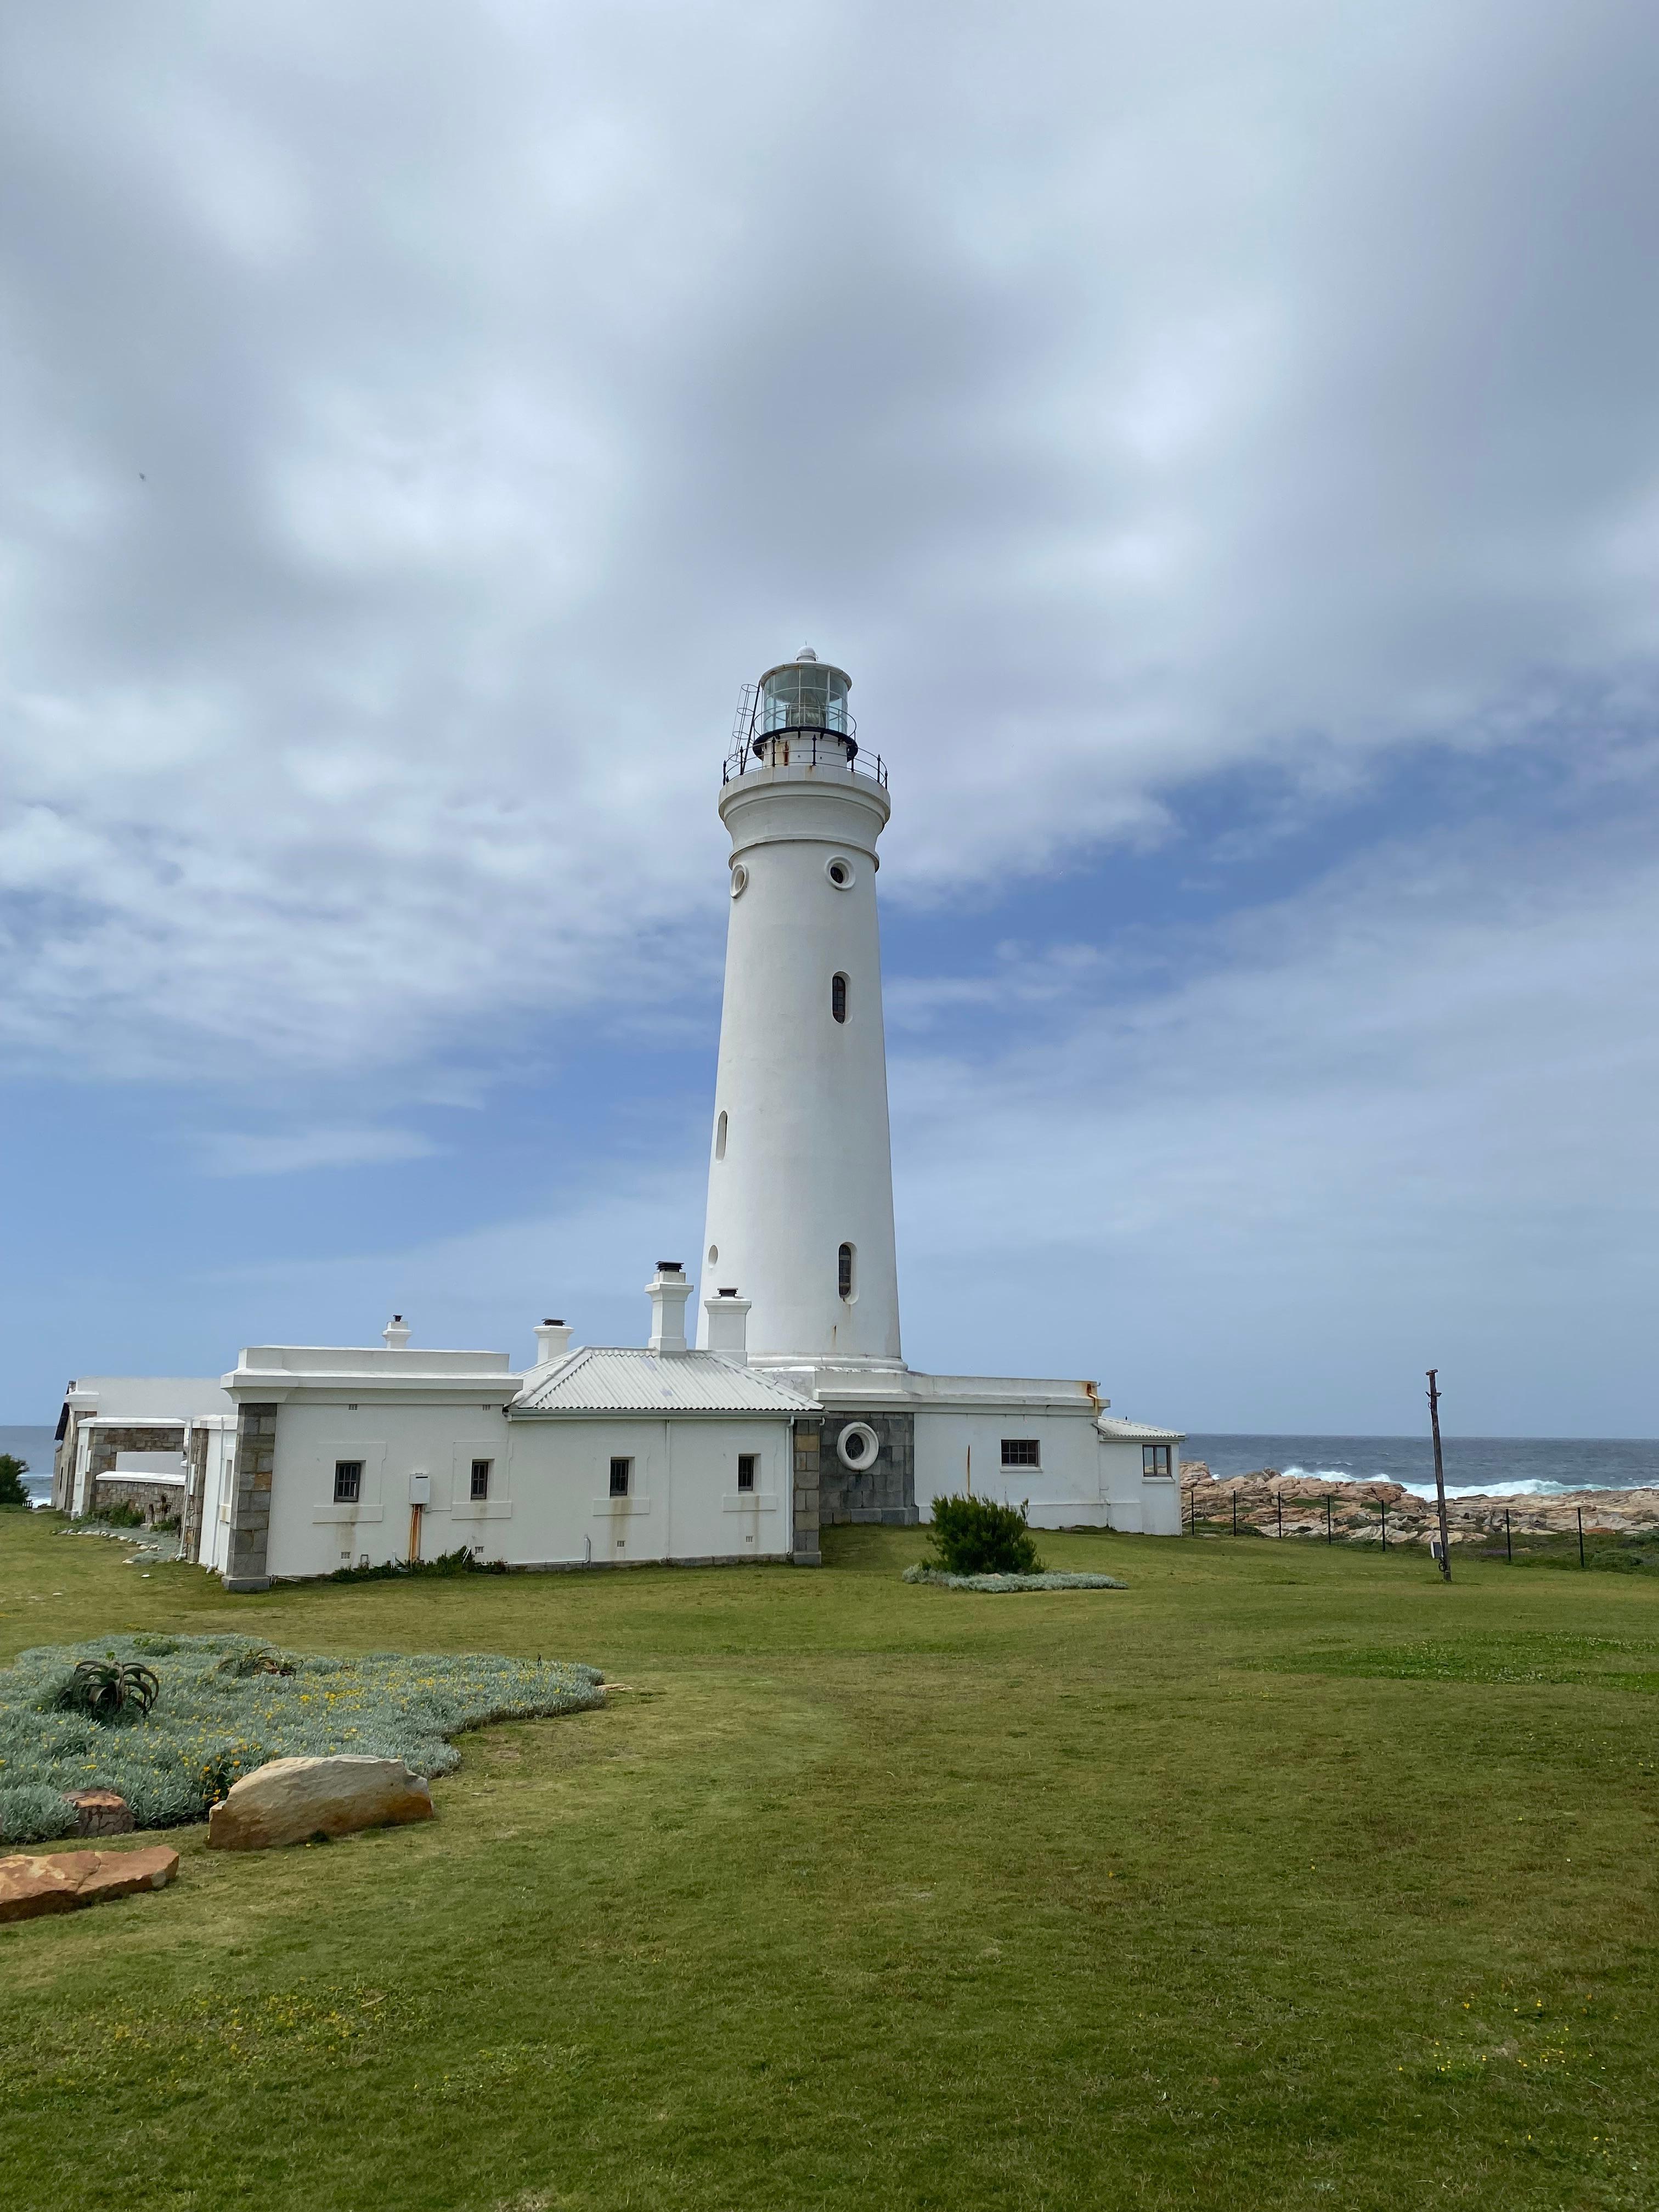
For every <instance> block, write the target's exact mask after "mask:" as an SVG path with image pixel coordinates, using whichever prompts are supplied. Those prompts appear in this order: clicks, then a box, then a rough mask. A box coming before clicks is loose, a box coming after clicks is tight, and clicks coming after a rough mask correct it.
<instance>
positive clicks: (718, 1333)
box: [702, 1290, 749, 1367]
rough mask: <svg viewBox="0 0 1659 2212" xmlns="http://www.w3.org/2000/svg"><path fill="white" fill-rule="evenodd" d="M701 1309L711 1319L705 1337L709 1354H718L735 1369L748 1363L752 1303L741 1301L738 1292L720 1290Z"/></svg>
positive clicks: (743, 1299) (705, 1300)
mask: <svg viewBox="0 0 1659 2212" xmlns="http://www.w3.org/2000/svg"><path fill="white" fill-rule="evenodd" d="M702 1310H703V1311H704V1312H705V1313H706V1314H707V1315H708V1332H707V1334H705V1336H704V1338H703V1342H704V1343H705V1344H706V1345H707V1346H708V1349H709V1351H710V1352H719V1353H720V1357H721V1358H722V1359H729V1360H731V1362H732V1364H733V1365H734V1366H737V1367H746V1366H747V1365H748V1364H749V1301H748V1299H747V1298H740V1297H738V1294H737V1292H736V1291H734V1290H732V1291H717V1292H716V1293H715V1295H714V1297H712V1298H705V1299H704V1300H703V1302H702Z"/></svg>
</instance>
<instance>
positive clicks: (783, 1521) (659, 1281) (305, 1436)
mask: <svg viewBox="0 0 1659 2212" xmlns="http://www.w3.org/2000/svg"><path fill="white" fill-rule="evenodd" d="M691 1289H692V1285H691V1284H690V1282H689V1281H688V1279H686V1277H685V1275H684V1272H683V1271H682V1270H681V1269H680V1268H679V1267H678V1266H676V1265H674V1264H673V1263H671V1262H665V1263H664V1264H663V1265H662V1266H660V1267H659V1269H658V1271H657V1273H656V1276H655V1278H654V1279H653V1281H652V1283H651V1284H650V1285H649V1286H648V1291H649V1296H650V1298H651V1303H652V1309H653V1327H652V1334H651V1340H650V1342H649V1344H648V1345H647V1346H644V1347H643V1348H641V1347H636V1346H624V1347H601V1346H580V1347H578V1348H576V1349H574V1350H573V1349H571V1348H570V1346H569V1336H570V1332H569V1330H568V1328H566V1327H565V1325H564V1324H563V1323H562V1322H544V1323H543V1325H542V1327H541V1328H539V1329H538V1331H537V1335H538V1359H537V1362H536V1364H535V1365H534V1366H533V1367H532V1369H531V1370H529V1372H528V1373H524V1374H515V1373H512V1372H510V1371H509V1370H508V1366H507V1354H506V1353H505V1352H422V1351H417V1350H415V1349H412V1348H411V1347H410V1344H409V1334H410V1333H409V1331H408V1329H407V1328H404V1326H403V1325H402V1323H401V1322H393V1324H392V1327H391V1328H388V1329H387V1330H386V1333H385V1334H386V1341H385V1343H384V1345H383V1346H374V1347H372V1348H368V1347H365V1348H356V1347H350V1346H346V1347H332V1346H330V1347H325V1348H319V1347H313V1346H294V1345H263V1346H250V1347H249V1349H247V1350H246V1351H245V1352H243V1353H242V1356H241V1358H240V1361H239V1363H238V1364H237V1365H236V1367H235V1368H234V1370H232V1372H231V1373H230V1374H228V1376H226V1377H225V1379H224V1388H225V1389H226V1391H227V1393H228V1395H229V1397H230V1399H231V1400H232V1401H234V1405H235V1407H236V1444H235V1451H234V1458H233V1460H232V1462H231V1463H230V1465H229V1467H228V1468H227V1469H226V1470H225V1471H224V1474H222V1479H221V1480H220V1481H219V1482H218V1483H217V1484H216V1486H213V1487H211V1488H210V1490H209V1491H208V1492H206V1493H205V1494H204V1498H203V1504H202V1515H201V1523H202V1538H201V1543H200V1548H199V1553H198V1556H199V1558H200V1559H201V1562H202V1564H203V1565H205V1566H209V1567H211V1568H215V1569H216V1570H217V1571H219V1572H220V1573H221V1574H222V1576H223V1577H224V1579H225V1583H226V1587H227V1588H228V1589H264V1588H265V1587H267V1585H268V1584H269V1583H270V1582H271V1581H272V1580H273V1578H281V1579H286V1578H288V1577H295V1576H312V1575H325V1574H331V1573H332V1572H334V1571H336V1570H337V1569H338V1568H340V1567H343V1566H371V1565H373V1566H378V1565H382V1564H383V1563H385V1562H386V1561H387V1560H391V1559H432V1558H435V1557H436V1556H438V1555H439V1554H441V1553H445V1552H451V1551H454V1550H455V1549H457V1548H458V1547H460V1546H462V1545H465V1546H466V1547H468V1548H469V1549H470V1550H471V1551H472V1552H473V1553H474V1554H475V1555H476V1557H477V1558H478V1559H480V1560H483V1561H485V1562H493V1561H497V1560H499V1561H501V1562H502V1563H503V1564H504V1565H508V1566H513V1567H520V1568H530V1569H533V1568H559V1567H585V1566H601V1565H610V1566H627V1565H640V1564H642V1563H647V1562H650V1561H666V1560H675V1561H678V1562H679V1563H681V1564H684V1565H720V1564H726V1563H731V1564H736V1563H739V1562H743V1561H747V1560H754V1559H770V1560H773V1561H779V1560H789V1559H793V1560H794V1561H795V1562H797V1563H798V1564H800V1565H817V1561H818V1513H817V1472H818V1468H817V1455H818V1445H819V1435H820V1430H821V1425H822V1415H823V1409H822V1407H819V1406H817V1404H815V1403H814V1402H813V1401H812V1400H811V1399H810V1398H806V1397H803V1396H801V1395H799V1393H798V1392H795V1391H793V1390H791V1389H788V1388H787V1386H786V1385H785V1384H783V1383H780V1382H777V1381H775V1380H774V1379H773V1378H772V1377H770V1376H765V1375H762V1374H759V1373H757V1372H755V1371H754V1370H751V1369H750V1368H749V1367H748V1366H747V1365H746V1364H745V1363H744V1356H743V1323H744V1314H745V1312H746V1307H745V1304H744V1301H743V1300H742V1299H740V1298H714V1299H710V1300H709V1301H708V1305H709V1308H710V1314H709V1320H710V1325H711V1329H712V1333H713V1335H714V1340H715V1342H716V1343H718V1344H720V1345H721V1346H723V1348H722V1349H720V1350H707V1351H702V1352H698V1351H694V1350H692V1349H690V1347H689V1346H688V1345H687V1342H686V1338H685V1325H684V1311H685V1304H686V1300H687V1299H688V1298H689V1297H690V1294H691Z"/></svg>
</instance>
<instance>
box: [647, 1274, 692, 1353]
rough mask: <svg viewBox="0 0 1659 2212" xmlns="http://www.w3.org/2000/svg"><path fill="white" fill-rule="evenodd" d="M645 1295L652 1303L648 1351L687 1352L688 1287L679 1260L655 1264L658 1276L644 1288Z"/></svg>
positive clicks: (654, 1276)
mask: <svg viewBox="0 0 1659 2212" xmlns="http://www.w3.org/2000/svg"><path fill="white" fill-rule="evenodd" d="M645 1295H646V1296H647V1297H648V1298H649V1299H650V1301H651V1343H650V1347H649V1348H650V1349H651V1350H652V1351H653V1352H684V1351H685V1350H687V1348H688V1347H687V1345H686V1341H685V1302H686V1300H687V1299H688V1298H689V1297H690V1295H691V1285H690V1283H688V1282H687V1280H686V1279H685V1270H684V1267H681V1265H680V1263H679V1261H678V1260H659V1261H658V1262H657V1272H656V1273H655V1274H654V1275H653V1277H652V1279H651V1280H650V1281H649V1282H648V1283H647V1285H646V1286H645Z"/></svg>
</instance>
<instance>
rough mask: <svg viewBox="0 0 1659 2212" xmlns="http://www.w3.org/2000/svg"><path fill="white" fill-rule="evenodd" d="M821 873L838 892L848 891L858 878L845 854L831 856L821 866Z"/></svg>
mask: <svg viewBox="0 0 1659 2212" xmlns="http://www.w3.org/2000/svg"><path fill="white" fill-rule="evenodd" d="M823 872H824V874H825V875H826V876H828V877H829V880H830V882H831V883H832V884H834V885H835V887H836V890H838V891H850V890H852V888H853V885H854V884H855V883H856V882H857V880H858V877H857V874H856V872H854V866H853V863H852V862H851V861H850V860H848V857H847V855H846V854H845V853H836V854H833V855H832V856H831V857H830V858H829V860H826V861H825V862H824V864H823Z"/></svg>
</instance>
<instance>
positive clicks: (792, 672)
mask: <svg viewBox="0 0 1659 2212" xmlns="http://www.w3.org/2000/svg"><path fill="white" fill-rule="evenodd" d="M849 688H850V687H849V683H848V678H847V677H846V675H845V674H844V673H843V672H842V670H840V669H839V668H831V667H830V666H829V665H828V664H827V663H826V662H823V661H812V660H792V661H788V662H786V663H785V665H783V666H782V667H781V668H774V669H771V670H769V671H768V673H767V674H766V676H765V677H764V678H763V680H762V683H761V696H760V715H759V723H760V728H759V732H758V734H760V735H763V736H769V735H770V734H771V733H772V732H774V731H776V730H831V731H834V732H836V733H837V734H838V735H843V736H844V735H845V734H846V732H847V729H848V714H847V694H848V689H849Z"/></svg>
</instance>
